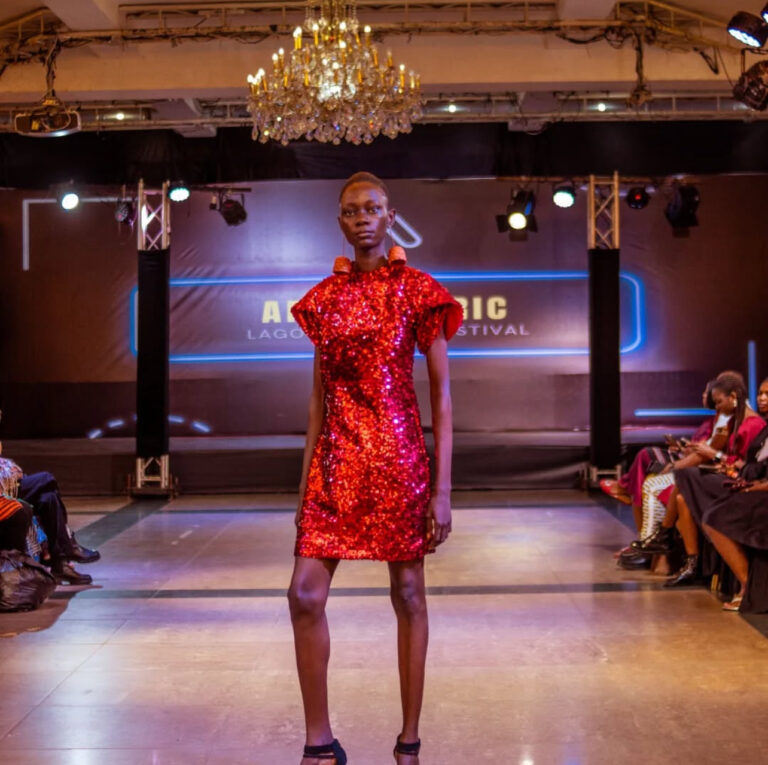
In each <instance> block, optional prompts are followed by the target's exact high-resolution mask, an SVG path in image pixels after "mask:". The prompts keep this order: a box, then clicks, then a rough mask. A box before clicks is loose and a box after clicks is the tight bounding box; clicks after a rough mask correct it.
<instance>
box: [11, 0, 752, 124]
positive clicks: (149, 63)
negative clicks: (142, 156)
mask: <svg viewBox="0 0 768 765" xmlns="http://www.w3.org/2000/svg"><path fill="white" fill-rule="evenodd" d="M761 7H762V4H761V3H760V0H736V1H732V0H679V2H676V3H668V2H661V1H656V0H649V1H648V2H619V3H615V2H613V1H612V0H540V1H538V2H537V1H536V0H528V2H522V1H520V2H515V1H514V0H482V1H480V2H472V0H470V1H469V2H467V1H466V0H464V2H459V1H456V2H453V1H452V0H416V2H407V1H406V0H359V4H358V15H359V17H360V19H361V21H362V22H365V23H370V24H371V25H372V26H373V28H374V33H375V35H376V39H377V41H378V43H379V45H380V48H382V50H384V49H387V48H391V50H392V52H393V55H394V57H395V59H396V60H397V61H404V62H406V63H407V65H408V67H409V68H413V69H415V70H416V71H417V72H419V73H420V75H421V80H422V87H423V92H424V94H425V96H426V98H427V105H426V110H425V111H426V117H425V118H426V120H427V121H440V122H448V121H464V122H467V121H507V122H508V123H509V125H510V128H511V129H516V128H519V129H525V130H536V129H538V128H540V126H541V125H544V124H547V123H549V122H552V121H555V120H587V119H589V120H626V119H640V120H671V119H688V120H690V119H694V120H697V119H698V120H701V119H718V120H722V119H738V120H744V119H763V118H764V117H765V115H763V114H762V113H756V112H752V111H750V110H748V109H746V107H744V106H743V105H741V104H739V103H737V102H735V101H734V100H733V99H732V98H731V88H732V86H731V81H733V80H735V79H736V78H737V77H738V75H739V74H740V71H741V66H742V60H741V59H742V55H741V53H740V50H741V48H740V46H739V45H738V44H737V43H736V42H735V41H732V40H731V38H729V37H728V35H727V34H726V32H725V24H726V22H727V20H728V19H729V18H730V16H731V15H733V13H735V12H736V11H738V10H749V11H751V12H753V13H758V12H759V11H760V9H761ZM304 8H305V4H304V3H303V2H301V1H300V0H285V2H281V0H260V1H259V2H254V1H253V0H251V1H248V0H246V1H244V2H223V3H221V2H209V3H183V4H182V3H175V2H170V1H167V2H162V1H161V2H154V3H151V4H147V3H136V4H131V5H127V4H124V3H120V2H118V0H49V1H48V2H46V3H40V2H36V1H35V0H3V2H2V3H0V62H2V63H0V66H2V64H3V63H4V65H5V66H4V69H3V70H2V74H1V75H0V131H10V130H12V124H13V123H12V116H13V114H14V112H15V111H18V110H19V108H22V107H21V105H24V104H33V103H35V102H37V101H39V100H40V98H41V96H42V95H43V93H44V92H45V90H46V76H45V75H46V70H45V66H44V64H43V60H44V58H45V56H46V54H47V52H48V51H49V50H51V48H52V46H53V45H54V43H55V42H56V41H57V40H58V42H59V44H60V45H61V48H60V50H59V52H58V54H57V56H56V58H55V89H56V92H57V94H58V96H59V97H60V98H62V99H63V100H64V101H65V102H66V103H68V104H70V105H71V106H74V107H76V108H79V109H80V110H81V113H82V117H83V123H84V127H85V128H86V129H100V130H109V129H112V130H118V129H136V128H149V129H157V128H168V127H170V128H174V129H177V130H178V131H179V132H181V133H182V134H184V135H192V136H201V135H213V134H214V133H215V131H216V129H217V127H220V126H224V125H238V124H247V122H248V120H247V113H246V111H245V96H246V83H245V77H246V75H247V74H248V73H249V72H255V71H256V70H257V69H258V68H259V67H261V66H264V67H266V66H267V63H268V62H269V60H270V57H271V54H272V53H273V52H274V51H275V50H276V49H277V48H278V47H280V46H281V45H286V41H290V38H289V34H290V30H291V29H292V28H293V27H295V26H296V25H297V23H300V22H301V20H302V19H303V15H304ZM637 40H641V41H642V44H641V46H640V48H641V52H640V55H639V56H638V51H637V44H636V41H637ZM588 41H589V42H588ZM755 60H756V59H755V58H754V57H753V56H748V57H747V58H746V62H747V65H749V64H751V63H753V62H754V61H755ZM638 64H640V65H641V66H642V72H643V81H642V82H641V81H639V79H638V74H637V68H638ZM628 99H629V105H628ZM451 102H452V103H453V104H454V107H453V110H452V111H451V112H449V111H448V105H449V103H451ZM118 112H122V114H123V117H124V119H122V120H117V119H116V118H115V115H116V114H117V113H118Z"/></svg>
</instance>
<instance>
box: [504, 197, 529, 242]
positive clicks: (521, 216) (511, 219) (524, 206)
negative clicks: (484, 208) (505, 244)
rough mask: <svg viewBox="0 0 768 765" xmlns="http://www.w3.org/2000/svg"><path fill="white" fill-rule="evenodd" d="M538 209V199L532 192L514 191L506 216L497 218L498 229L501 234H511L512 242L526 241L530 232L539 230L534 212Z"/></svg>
mask: <svg viewBox="0 0 768 765" xmlns="http://www.w3.org/2000/svg"><path fill="white" fill-rule="evenodd" d="M535 207H536V197H535V196H534V194H533V192H532V191H523V190H520V191H513V192H512V199H511V200H510V202H509V204H508V205H507V211H506V213H505V214H504V215H497V216H496V228H497V229H498V232H499V233H500V234H503V233H505V232H507V231H508V232H509V238H510V240H511V241H513V242H515V241H525V240H526V239H527V238H528V236H527V234H528V232H529V231H530V232H531V233H535V232H537V231H538V230H539V228H538V225H537V224H536V217H535V216H534V214H533V210H534V208H535Z"/></svg>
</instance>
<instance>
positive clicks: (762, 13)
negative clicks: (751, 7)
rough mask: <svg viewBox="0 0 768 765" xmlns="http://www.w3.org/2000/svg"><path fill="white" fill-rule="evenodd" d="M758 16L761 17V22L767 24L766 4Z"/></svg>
mask: <svg viewBox="0 0 768 765" xmlns="http://www.w3.org/2000/svg"><path fill="white" fill-rule="evenodd" d="M760 15H761V16H762V17H763V21H764V22H765V23H766V24H768V3H766V4H765V7H764V8H763V10H762V11H761V12H760Z"/></svg>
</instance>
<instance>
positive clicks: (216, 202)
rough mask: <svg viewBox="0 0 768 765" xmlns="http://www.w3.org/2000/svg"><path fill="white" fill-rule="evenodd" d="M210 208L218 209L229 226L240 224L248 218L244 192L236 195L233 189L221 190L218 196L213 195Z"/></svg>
mask: <svg viewBox="0 0 768 765" xmlns="http://www.w3.org/2000/svg"><path fill="white" fill-rule="evenodd" d="M236 197H239V199H237V198H236ZM209 208H210V209H211V210H217V211H218V212H219V213H220V215H221V217H222V218H224V222H225V223H226V224H227V225H228V226H239V225H240V224H241V223H245V221H246V219H247V218H248V213H247V212H246V211H245V195H244V194H237V195H234V194H233V193H232V192H231V191H220V192H219V194H218V196H213V197H211V203H210V205H209Z"/></svg>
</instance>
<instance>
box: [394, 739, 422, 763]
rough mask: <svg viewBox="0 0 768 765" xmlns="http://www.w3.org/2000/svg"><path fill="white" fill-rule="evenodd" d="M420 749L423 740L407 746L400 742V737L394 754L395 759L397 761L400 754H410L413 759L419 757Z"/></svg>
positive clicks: (396, 742)
mask: <svg viewBox="0 0 768 765" xmlns="http://www.w3.org/2000/svg"><path fill="white" fill-rule="evenodd" d="M419 749H421V739H419V740H418V741H414V742H413V743H411V744H405V743H403V742H402V741H401V740H400V736H398V737H397V740H396V741H395V748H394V750H393V752H392V754H393V755H394V756H395V759H397V755H398V754H409V755H411V757H418V756H419Z"/></svg>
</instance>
